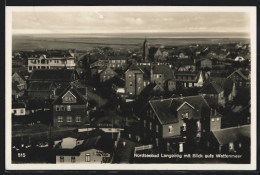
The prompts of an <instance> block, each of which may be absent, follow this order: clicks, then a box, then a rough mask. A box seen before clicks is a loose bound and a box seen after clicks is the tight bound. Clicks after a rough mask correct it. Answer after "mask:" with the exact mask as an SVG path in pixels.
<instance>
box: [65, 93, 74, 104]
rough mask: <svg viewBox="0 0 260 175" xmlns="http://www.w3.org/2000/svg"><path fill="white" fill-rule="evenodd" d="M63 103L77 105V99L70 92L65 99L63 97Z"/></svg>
mask: <svg viewBox="0 0 260 175" xmlns="http://www.w3.org/2000/svg"><path fill="white" fill-rule="evenodd" d="M62 102H63V103H76V97H75V96H74V95H73V94H72V93H71V92H70V91H68V92H67V93H66V94H65V95H64V96H63V97H62Z"/></svg>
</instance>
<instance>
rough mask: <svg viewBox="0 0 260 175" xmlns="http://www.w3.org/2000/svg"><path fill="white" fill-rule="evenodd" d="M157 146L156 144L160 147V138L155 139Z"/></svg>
mask: <svg viewBox="0 0 260 175" xmlns="http://www.w3.org/2000/svg"><path fill="white" fill-rule="evenodd" d="M155 144H156V146H159V139H158V138H156V139H155Z"/></svg>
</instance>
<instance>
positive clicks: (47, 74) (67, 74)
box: [30, 68, 76, 81]
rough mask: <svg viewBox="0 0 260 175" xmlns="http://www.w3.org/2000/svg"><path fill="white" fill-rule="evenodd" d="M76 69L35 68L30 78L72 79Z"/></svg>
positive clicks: (48, 79) (42, 79)
mask: <svg viewBox="0 0 260 175" xmlns="http://www.w3.org/2000/svg"><path fill="white" fill-rule="evenodd" d="M74 73H76V71H75V70H70V69H65V68H63V69H48V70H42V69H40V70H33V72H32V74H31V76H30V80H41V81H44V80H47V81H72V79H73V74H74Z"/></svg>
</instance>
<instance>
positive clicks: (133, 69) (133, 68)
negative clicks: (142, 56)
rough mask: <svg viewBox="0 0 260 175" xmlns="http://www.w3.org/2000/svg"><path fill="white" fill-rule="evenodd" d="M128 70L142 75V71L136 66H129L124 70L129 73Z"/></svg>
mask: <svg viewBox="0 0 260 175" xmlns="http://www.w3.org/2000/svg"><path fill="white" fill-rule="evenodd" d="M129 70H131V71H140V73H144V72H143V70H142V69H141V68H139V67H138V66H137V65H135V64H131V65H130V66H129V68H128V69H127V70H126V72H127V71H129Z"/></svg>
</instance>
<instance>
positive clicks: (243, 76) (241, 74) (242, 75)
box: [228, 70, 248, 80]
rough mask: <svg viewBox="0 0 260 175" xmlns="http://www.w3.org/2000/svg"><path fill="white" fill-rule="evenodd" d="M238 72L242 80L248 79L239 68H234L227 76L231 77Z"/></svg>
mask: <svg viewBox="0 0 260 175" xmlns="http://www.w3.org/2000/svg"><path fill="white" fill-rule="evenodd" d="M234 74H238V75H239V76H240V77H242V78H243V79H244V80H248V78H247V77H246V76H245V75H244V74H243V73H242V72H241V70H236V71H234V72H233V73H232V74H230V75H229V76H228V78H232V75H234Z"/></svg>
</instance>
